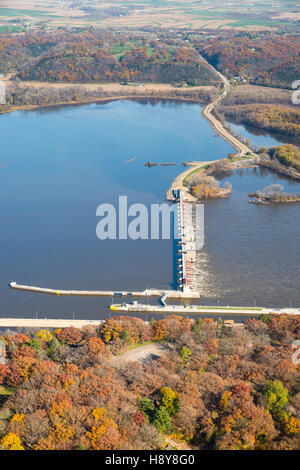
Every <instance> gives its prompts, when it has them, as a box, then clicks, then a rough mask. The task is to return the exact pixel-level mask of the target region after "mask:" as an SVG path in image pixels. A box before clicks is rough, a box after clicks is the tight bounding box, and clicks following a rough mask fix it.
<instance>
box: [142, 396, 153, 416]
mask: <svg viewBox="0 0 300 470" xmlns="http://www.w3.org/2000/svg"><path fill="white" fill-rule="evenodd" d="M138 407H139V409H140V410H141V411H142V413H143V415H144V416H145V418H146V419H147V420H148V421H150V422H151V421H153V419H154V403H153V402H152V401H151V400H150V399H149V398H147V397H143V398H142V399H140V398H139V399H138Z"/></svg>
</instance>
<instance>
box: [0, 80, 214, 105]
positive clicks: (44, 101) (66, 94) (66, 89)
mask: <svg viewBox="0 0 300 470" xmlns="http://www.w3.org/2000/svg"><path fill="white" fill-rule="evenodd" d="M123 90H124V91H123ZM215 94H216V90H215V89H211V90H208V89H193V88H185V89H181V88H174V89H170V90H168V91H161V90H155V89H154V90H145V91H144V90H143V88H141V89H140V88H134V87H132V88H130V89H129V87H127V88H126V89H122V90H121V91H115V92H112V91H106V90H104V89H103V88H102V87H100V86H99V87H97V88H96V89H89V88H88V87H87V86H84V85H73V86H63V87H54V86H41V87H33V86H27V85H26V86H25V85H23V84H21V83H18V82H16V83H14V84H12V85H10V86H9V87H8V88H7V93H6V102H7V105H6V106H2V107H1V106H0V111H1V110H3V111H5V110H6V109H7V106H8V107H9V106H11V107H14V106H43V105H55V104H63V103H74V102H75V103H76V102H78V103H80V102H87V101H92V100H97V99H103V98H108V99H109V98H111V97H117V96H120V95H122V96H128V97H139V96H143V97H144V96H146V97H147V96H149V98H163V97H168V98H174V99H176V98H183V97H185V98H187V99H191V100H195V101H199V102H201V103H204V104H206V103H209V102H210V101H211V100H212V99H213V97H214V96H215Z"/></svg>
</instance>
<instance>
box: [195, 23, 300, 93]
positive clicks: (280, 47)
mask: <svg viewBox="0 0 300 470" xmlns="http://www.w3.org/2000/svg"><path fill="white" fill-rule="evenodd" d="M194 44H195V47H196V48H197V50H199V52H200V53H201V54H202V55H203V56H204V57H205V58H206V59H207V60H208V61H209V62H210V63H211V64H212V65H214V66H215V67H216V68H217V69H218V70H220V71H221V72H222V73H224V74H225V75H226V76H227V77H240V78H245V79H246V80H249V82H250V83H253V84H256V85H266V86H272V87H280V88H291V85H292V83H293V81H294V80H297V78H298V77H299V72H300V56H299V48H300V36H299V35H295V34H284V33H280V32H274V31H272V32H270V31H264V32H256V33H254V32H252V33H249V32H245V33H244V34H243V33H241V32H240V31H239V32H238V33H236V34H232V31H230V32H229V31H216V32H215V33H214V34H211V35H203V36H201V35H198V37H197V38H195V41H194Z"/></svg>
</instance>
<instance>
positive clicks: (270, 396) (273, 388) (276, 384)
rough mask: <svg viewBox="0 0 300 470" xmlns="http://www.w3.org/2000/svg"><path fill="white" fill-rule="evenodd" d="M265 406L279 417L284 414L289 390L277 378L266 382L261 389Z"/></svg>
mask: <svg viewBox="0 0 300 470" xmlns="http://www.w3.org/2000/svg"><path fill="white" fill-rule="evenodd" d="M263 395H264V397H265V400H266V403H267V406H268V408H269V410H270V411H271V413H272V415H274V416H275V417H277V418H280V417H281V416H282V415H283V414H284V410H283V409H284V407H285V405H286V404H287V402H288V400H289V392H288V390H287V389H286V388H285V387H284V385H283V384H282V382H280V381H279V380H273V381H270V382H268V384H267V385H266V386H265V388H264V390H263Z"/></svg>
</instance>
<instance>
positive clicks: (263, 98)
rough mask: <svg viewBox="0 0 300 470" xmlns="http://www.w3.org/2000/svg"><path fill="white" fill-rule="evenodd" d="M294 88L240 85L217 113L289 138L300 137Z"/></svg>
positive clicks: (223, 102) (299, 115)
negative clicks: (283, 88)
mask: <svg viewBox="0 0 300 470" xmlns="http://www.w3.org/2000/svg"><path fill="white" fill-rule="evenodd" d="M291 98H292V97H291V91H288V90H280V89H270V88H266V87H259V86H252V85H241V86H238V87H237V88H236V89H234V90H233V91H232V92H231V93H230V94H229V95H228V96H227V97H226V98H225V100H224V101H222V103H221V104H220V105H219V106H218V112H219V113H220V114H221V115H222V116H223V117H225V118H227V119H232V120H234V121H235V122H237V123H240V124H245V125H251V126H254V127H257V128H260V129H264V130H267V131H272V132H276V133H278V134H281V135H286V136H290V137H298V136H300V109H299V107H296V106H293V104H292V99H291Z"/></svg>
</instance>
